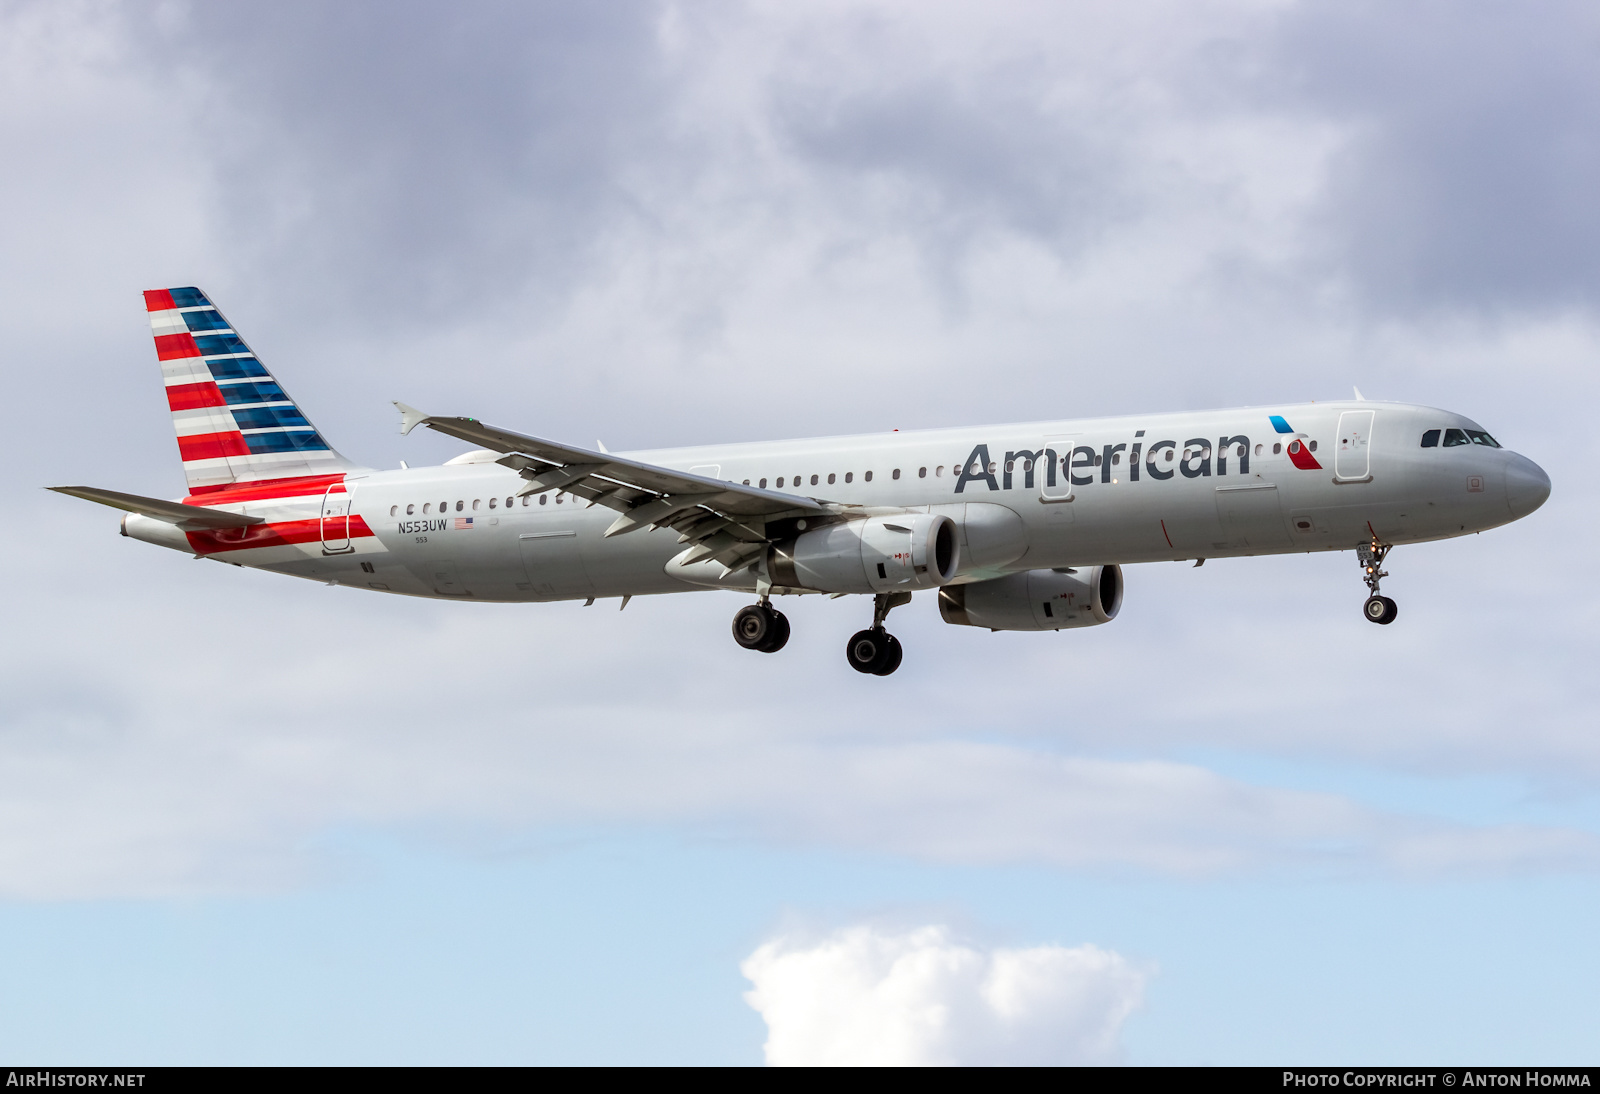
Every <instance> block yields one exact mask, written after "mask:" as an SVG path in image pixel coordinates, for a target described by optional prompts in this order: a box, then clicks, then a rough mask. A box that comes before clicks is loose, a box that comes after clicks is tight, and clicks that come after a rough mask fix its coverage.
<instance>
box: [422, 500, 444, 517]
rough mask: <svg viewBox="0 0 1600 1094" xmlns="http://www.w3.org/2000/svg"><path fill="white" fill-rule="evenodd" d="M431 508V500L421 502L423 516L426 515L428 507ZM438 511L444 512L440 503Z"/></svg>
mask: <svg viewBox="0 0 1600 1094" xmlns="http://www.w3.org/2000/svg"><path fill="white" fill-rule="evenodd" d="M432 508H433V503H432V502H431V501H425V502H423V503H422V515H423V516H427V515H428V511H429V510H430V509H432ZM439 512H441V513H442V512H444V506H442V505H441V506H439Z"/></svg>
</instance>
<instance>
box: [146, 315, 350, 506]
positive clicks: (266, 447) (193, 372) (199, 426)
mask: <svg viewBox="0 0 1600 1094" xmlns="http://www.w3.org/2000/svg"><path fill="white" fill-rule="evenodd" d="M144 301H145V308H146V310H148V311H149V313H150V329H151V331H152V332H153V333H154V335H155V340H156V357H157V358H158V359H159V360H160V362H161V374H162V377H163V379H164V380H165V382H166V386H167V405H168V406H170V407H171V408H172V425H173V428H174V429H175V430H176V431H177V434H178V452H179V454H180V455H181V456H182V458H183V471H184V474H185V475H187V476H188V478H189V489H190V491H191V492H199V491H203V490H204V489H205V488H207V487H210V488H213V489H215V488H217V487H220V486H226V485H227V484H229V483H235V482H250V481H258V480H261V479H284V478H299V477H301V476H304V475H331V474H338V473H341V472H344V471H349V470H352V469H353V468H354V466H355V465H353V464H351V463H350V462H349V461H347V460H346V459H345V458H344V457H343V456H340V455H339V454H338V453H337V452H335V451H334V450H333V449H332V448H331V447H329V445H328V442H327V441H325V440H323V439H322V434H320V433H318V432H317V430H316V427H315V426H313V425H312V424H311V423H310V421H308V420H307V419H306V417H305V415H304V414H302V413H300V408H299V407H298V406H296V405H295V402H294V400H293V399H291V398H290V397H289V394H288V392H286V391H284V390H283V388H282V387H280V386H278V382H277V381H276V380H275V379H273V377H272V374H271V373H270V372H268V371H267V370H266V367H265V366H264V365H262V363H261V362H260V361H259V360H257V359H256V355H255V354H254V353H252V352H251V350H250V347H249V346H247V345H245V343H244V340H243V339H241V338H240V337H239V335H238V333H237V332H235V331H234V329H233V324H231V323H229V322H228V320H227V319H225V318H224V317H223V315H222V313H221V312H220V311H218V310H217V309H216V307H215V306H213V305H212V303H211V301H210V300H208V299H207V298H206V294H205V293H203V292H201V291H200V290H199V289H196V288H193V287H188V288H175V289H149V290H146V292H145V294H144Z"/></svg>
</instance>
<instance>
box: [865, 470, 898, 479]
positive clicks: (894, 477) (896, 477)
mask: <svg viewBox="0 0 1600 1094" xmlns="http://www.w3.org/2000/svg"><path fill="white" fill-rule="evenodd" d="M889 477H890V478H891V479H895V480H898V479H899V478H900V469H899V468H898V467H897V468H895V469H894V471H893V473H892V474H890V476H889ZM867 481H868V482H871V481H872V472H871V471H868V472H867Z"/></svg>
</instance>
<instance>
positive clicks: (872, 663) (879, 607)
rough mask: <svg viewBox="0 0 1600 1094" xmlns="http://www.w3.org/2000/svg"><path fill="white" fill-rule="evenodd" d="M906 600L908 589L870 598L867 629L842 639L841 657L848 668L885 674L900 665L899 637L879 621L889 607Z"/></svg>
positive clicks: (906, 601)
mask: <svg viewBox="0 0 1600 1094" xmlns="http://www.w3.org/2000/svg"><path fill="white" fill-rule="evenodd" d="M909 603H911V594H910V593H879V594H877V595H876V596H874V597H873V598H872V627H871V629H869V630H864V631H857V632H856V633H855V634H852V635H851V636H850V641H849V642H847V643H845V647H844V657H845V660H846V661H849V662H850V667H851V668H853V669H855V670H856V671H857V672H864V673H867V674H869V675H871V676H888V675H889V674H890V673H892V672H893V671H894V670H895V669H897V668H899V667H900V658H901V656H902V655H903V652H904V651H903V650H902V649H901V648H900V640H899V639H898V638H896V637H895V636H894V635H892V634H890V633H889V632H888V631H886V630H884V629H883V621H884V620H885V619H887V618H888V617H889V612H890V611H892V610H893V609H895V608H898V607H899V606H900V605H902V604H909Z"/></svg>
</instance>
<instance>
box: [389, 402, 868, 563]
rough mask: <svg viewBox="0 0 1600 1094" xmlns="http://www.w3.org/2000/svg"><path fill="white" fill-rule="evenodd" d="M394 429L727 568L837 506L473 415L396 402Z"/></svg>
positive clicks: (617, 527) (618, 530) (689, 558)
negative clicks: (658, 534)
mask: <svg viewBox="0 0 1600 1094" xmlns="http://www.w3.org/2000/svg"><path fill="white" fill-rule="evenodd" d="M395 406H396V407H398V408H399V410H400V414H401V419H402V424H401V428H400V432H401V433H409V432H411V430H413V429H414V428H416V427H417V426H419V425H422V426H426V427H427V428H429V429H432V430H435V431H436V432H439V433H443V434H445V435H446V436H450V437H455V438H456V439H457V440H462V441H466V442H467V443H469V444H475V445H477V446H478V447H480V448H486V449H488V450H490V451H491V452H500V453H502V455H501V457H500V459H498V460H496V461H495V462H496V463H499V464H503V465H504V466H506V467H509V468H511V469H512V470H513V471H516V472H517V473H518V474H520V475H521V476H522V477H523V478H524V479H526V480H527V481H526V483H524V485H523V486H522V488H521V489H520V490H518V493H519V494H538V493H543V492H545V491H547V490H563V491H565V492H567V493H569V494H573V495H575V496H577V497H580V498H583V499H585V500H586V501H588V502H589V503H590V504H591V505H603V506H605V507H606V508H608V509H613V510H615V511H616V512H617V513H618V514H619V515H618V517H617V519H616V520H615V521H614V522H613V523H612V525H611V527H610V528H608V529H607V530H606V535H607V536H616V535H622V534H624V533H626V532H632V531H635V530H637V529H639V528H652V527H653V528H671V529H672V530H674V531H676V532H677V533H678V539H679V542H681V543H686V544H693V545H694V546H693V548H692V550H691V551H690V552H689V553H688V554H687V555H685V556H684V557H683V559H682V560H681V561H682V562H683V563H684V564H686V565H687V564H692V563H695V562H700V561H702V560H704V559H714V560H715V561H717V562H719V563H721V564H722V565H723V566H724V567H725V568H727V569H728V570H737V569H742V568H743V567H745V566H748V565H750V564H751V563H753V562H755V561H756V559H757V558H758V557H759V556H760V555H761V553H762V551H763V549H764V548H765V546H766V544H767V543H768V542H769V540H770V538H771V537H770V536H769V534H768V527H767V526H768V525H770V524H775V523H778V522H781V521H788V520H793V519H796V518H817V519H823V518H837V516H838V514H839V513H840V510H841V508H842V507H841V506H838V505H830V504H828V503H826V502H822V501H818V500H817V499H815V498H807V497H802V496H800V495H798V494H785V493H781V492H779V491H775V490H763V489H760V488H758V487H753V486H744V485H741V484H739V483H732V482H723V481H720V480H717V479H708V478H705V477H704V476H701V475H692V474H689V473H688V472H686V471H674V470H672V469H670V468H666V467H659V466H657V465H655V464H649V463H641V462H639V461H638V460H630V459H626V458H624V457H620V456H613V455H611V454H610V453H608V452H591V451H589V450H588V449H586V448H577V447H574V446H573V445H567V444H561V443H559V442H557V441H549V440H545V439H543V438H541V437H529V436H526V435H524V434H521V433H513V432H512V431H510V430H508V429H498V428H496V427H494V426H491V425H485V424H484V423H483V422H480V421H478V420H477V419H475V418H455V417H439V416H433V415H427V414H423V413H422V412H421V411H419V410H416V409H414V408H412V407H409V406H406V405H405V404H404V403H395Z"/></svg>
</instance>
